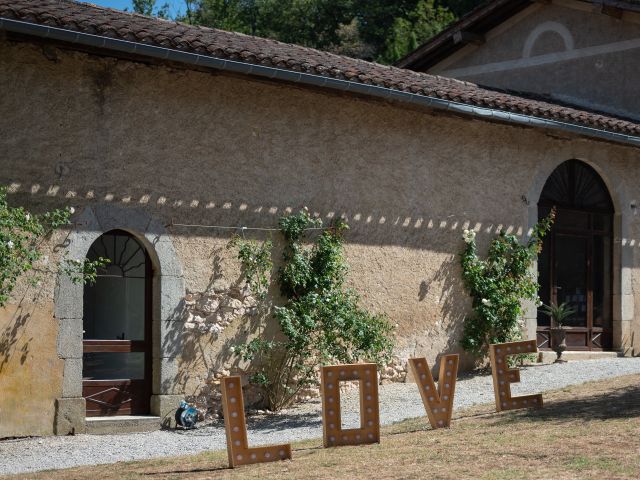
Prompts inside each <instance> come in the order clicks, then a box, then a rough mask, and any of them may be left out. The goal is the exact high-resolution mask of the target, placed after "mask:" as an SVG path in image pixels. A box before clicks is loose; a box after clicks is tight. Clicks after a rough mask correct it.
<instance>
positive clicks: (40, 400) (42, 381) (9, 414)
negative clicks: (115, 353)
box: [0, 290, 63, 438]
mask: <svg viewBox="0 0 640 480" xmlns="http://www.w3.org/2000/svg"><path fill="white" fill-rule="evenodd" d="M30 293H31V294H32V295H33V294H34V293H35V292H34V291H33V290H32V291H31V292H30ZM25 300H27V299H25ZM57 334H58V325H57V322H56V321H55V319H54V318H53V312H52V308H51V305H49V307H46V306H44V307H36V306H34V305H33V304H28V303H27V301H25V302H24V306H18V305H8V306H7V307H5V308H4V309H1V310H0V438H3V437H10V436H26V435H50V434H51V433H52V425H53V420H54V415H55V409H54V399H56V398H57V397H58V396H59V395H60V390H61V385H62V369H63V363H62V360H60V359H59V358H58V355H57V354H56V339H57V337H58V335H57Z"/></svg>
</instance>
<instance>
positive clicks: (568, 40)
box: [522, 21, 574, 58]
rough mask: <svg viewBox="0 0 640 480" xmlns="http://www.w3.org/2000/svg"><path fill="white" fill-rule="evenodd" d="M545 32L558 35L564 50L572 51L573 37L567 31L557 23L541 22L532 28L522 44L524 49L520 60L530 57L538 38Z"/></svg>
mask: <svg viewBox="0 0 640 480" xmlns="http://www.w3.org/2000/svg"><path fill="white" fill-rule="evenodd" d="M546 32H553V33H557V34H558V35H560V37H561V38H562V41H563V42H564V48H565V50H566V51H569V50H573V45H574V42H573V36H572V35H571V32H570V31H569V29H568V28H567V27H566V26H564V25H563V24H561V23H559V22H551V21H550V22H543V23H541V24H540V25H538V26H537V27H536V28H534V29H533V30H532V31H531V33H529V36H528V37H527V39H526V40H525V42H524V48H523V50H522V58H529V57H531V51H532V50H533V47H534V46H535V43H536V42H537V41H538V39H539V38H540V36H541V35H542V34H543V33H546Z"/></svg>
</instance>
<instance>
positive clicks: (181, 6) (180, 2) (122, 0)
mask: <svg viewBox="0 0 640 480" xmlns="http://www.w3.org/2000/svg"><path fill="white" fill-rule="evenodd" d="M83 1H85V2H88V3H93V4H94V5H101V6H103V7H111V8H117V9H119V10H124V9H125V8H126V9H128V10H129V11H132V10H133V9H132V8H131V0H83ZM165 3H168V4H169V15H170V16H171V17H175V16H176V15H177V14H178V13H184V12H185V10H186V8H185V3H184V0H156V5H157V6H161V5H164V4H165Z"/></svg>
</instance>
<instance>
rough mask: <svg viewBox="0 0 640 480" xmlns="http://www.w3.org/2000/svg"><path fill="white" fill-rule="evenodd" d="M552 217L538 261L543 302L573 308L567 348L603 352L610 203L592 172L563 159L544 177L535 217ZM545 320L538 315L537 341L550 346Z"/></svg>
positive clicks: (607, 325)
mask: <svg viewBox="0 0 640 480" xmlns="http://www.w3.org/2000/svg"><path fill="white" fill-rule="evenodd" d="M554 206H555V207H556V209H557V215H556V220H555V222H554V225H553V227H552V229H551V232H550V234H549V235H548V236H547V238H546V239H545V241H544V246H543V250H542V252H541V254H540V257H539V259H538V275H539V276H538V280H539V282H540V292H539V295H540V298H541V300H542V302H543V303H545V304H549V303H551V302H553V303H557V304H561V303H564V302H566V303H567V304H569V305H570V306H571V307H572V308H574V309H575V310H576V313H575V314H574V315H572V316H571V317H570V318H569V319H568V320H567V321H565V326H566V327H567V330H568V331H567V337H566V338H567V340H566V342H567V347H568V349H570V350H608V349H611V346H612V310H613V309H612V304H613V302H612V300H613V289H612V283H613V275H612V258H613V214H614V209H613V202H612V201H611V196H610V195H609V192H608V190H607V187H606V185H605V184H604V182H603V180H602V178H601V177H600V176H599V175H598V173H597V172H596V171H595V170H594V169H593V168H591V167H590V166H589V165H587V164H586V163H584V162H581V161H579V160H569V161H566V162H564V163H562V164H561V165H559V166H558V167H557V168H556V169H555V170H554V171H553V173H552V174H551V176H550V177H549V178H548V179H547V182H546V183H545V185H544V188H543V190H542V194H541V195H540V201H539V203H538V217H539V218H543V217H545V216H546V215H547V214H548V213H549V211H550V210H551V208H552V207H554ZM552 326H553V325H551V323H550V319H549V317H548V316H546V315H544V314H542V313H541V312H540V311H539V312H538V326H537V341H538V347H539V348H541V349H548V348H552V347H553V345H552V344H551V336H550V334H549V328H550V327H552Z"/></svg>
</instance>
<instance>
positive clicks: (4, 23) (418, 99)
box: [0, 18, 640, 147]
mask: <svg viewBox="0 0 640 480" xmlns="http://www.w3.org/2000/svg"><path fill="white" fill-rule="evenodd" d="M0 30H7V31H10V32H15V33H20V34H24V35H31V36H35V37H40V38H48V39H52V40H58V41H62V42H66V43H71V44H77V45H82V46H87V47H94V48H101V49H107V50H113V51H116V52H122V53H128V54H134V55H142V56H145V57H151V58H155V59H159V60H168V61H172V62H178V63H184V64H187V65H197V66H200V67H206V68H212V69H216V70H224V71H228V72H234V73H241V74H246V75H256V76H259V77H265V78H270V79H277V80H282V81H285V82H293V83H300V84H303V85H309V86H313V87H320V88H329V89H333V90H339V91H343V92H345V91H346V92H353V93H357V94H360V95H367V96H371V97H376V98H382V99H385V100H395V101H398V102H403V103H409V104H413V105H420V106H423V107H429V108H434V109H438V110H446V111H449V112H455V113H458V114H463V115H466V116H471V117H475V118H481V119H483V120H487V119H491V120H497V121H500V122H506V123H510V124H514V125H519V126H527V127H539V128H547V129H551V130H559V131H562V132H569V133H572V134H577V135H585V136H588V137H593V138H598V139H602V140H608V141H613V142H616V143H623V144H627V145H633V146H635V147H640V137H636V136H632V135H626V134H623V133H616V132H609V131H606V130H600V129H597V128H593V127H587V126H583V125H575V124H572V123H567V122H561V121H558V120H550V119H543V118H538V117H533V116H530V115H524V114H520V113H511V112H504V111H501V110H495V109H492V108H486V107H477V106H473V105H467V104H464V103H458V102H452V101H450V100H443V99H441V98H436V97H430V96H427V95H417V94H415V93H410V92H401V91H399V90H393V89H390V88H386V87H378V86H375V85H366V84H363V83H358V82H352V81H350V80H341V79H336V78H330V77H323V76H321V75H314V74H310V73H303V72H294V71H291V70H285V69H281V68H274V67H267V66H264V65H254V64H251V63H244V62H238V61H235V60H224V59H220V58H215V57H210V56H207V55H200V54H197V53H189V52H183V51H180V50H174V49H170V48H164V47H157V46H154V45H146V44H144V43H138V42H130V41H128V40H119V39H114V38H108V37H102V36H98V35H92V34H89V33H81V32H74V31H72V30H65V29H62V28H56V27H50V26H47V25H39V24H35V23H30V22H23V21H20V20H12V19H7V18H0Z"/></svg>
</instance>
